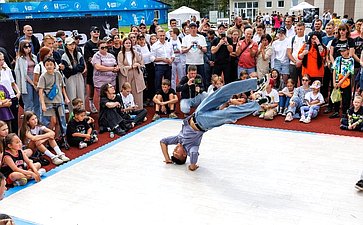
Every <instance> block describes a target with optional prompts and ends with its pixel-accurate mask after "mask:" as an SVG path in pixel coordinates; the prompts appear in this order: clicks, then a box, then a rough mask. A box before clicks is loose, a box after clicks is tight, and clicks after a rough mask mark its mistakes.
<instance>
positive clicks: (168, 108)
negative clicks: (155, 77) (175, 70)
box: [152, 79, 178, 121]
mask: <svg viewBox="0 0 363 225" xmlns="http://www.w3.org/2000/svg"><path fill="white" fill-rule="evenodd" d="M153 102H154V103H155V115H154V116H153V118H152V120H153V121H155V120H157V119H160V114H161V113H163V114H169V118H173V119H174V118H178V116H177V115H176V114H175V104H176V103H177V102H178V96H177V95H176V92H175V90H174V89H173V88H171V87H170V81H169V80H168V79H164V80H163V81H162V83H161V90H158V91H157V92H156V94H155V96H154V98H153Z"/></svg>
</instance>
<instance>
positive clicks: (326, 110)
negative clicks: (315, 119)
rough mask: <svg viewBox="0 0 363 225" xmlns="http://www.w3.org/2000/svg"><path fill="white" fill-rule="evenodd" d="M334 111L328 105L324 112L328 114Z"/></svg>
mask: <svg viewBox="0 0 363 225" xmlns="http://www.w3.org/2000/svg"><path fill="white" fill-rule="evenodd" d="M331 112H332V109H331V108H330V107H329V106H328V107H327V108H326V109H325V110H324V112H323V113H324V114H328V113H331Z"/></svg>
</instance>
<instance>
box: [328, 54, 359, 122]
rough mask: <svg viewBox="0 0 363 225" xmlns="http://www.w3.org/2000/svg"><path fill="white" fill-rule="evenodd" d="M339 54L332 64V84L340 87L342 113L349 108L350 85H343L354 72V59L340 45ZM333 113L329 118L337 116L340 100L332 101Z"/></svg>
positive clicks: (336, 87)
mask: <svg viewBox="0 0 363 225" xmlns="http://www.w3.org/2000/svg"><path fill="white" fill-rule="evenodd" d="M339 51H340V54H341V56H338V57H337V58H336V59H335V61H334V64H333V86H334V88H335V89H338V88H340V91H341V92H342V109H343V115H342V117H345V113H346V112H347V110H348V109H349V106H350V100H351V95H352V90H351V85H350V83H349V85H347V86H345V85H344V83H343V82H345V81H346V80H347V79H349V77H350V76H351V75H353V74H354V59H353V58H352V57H350V56H349V49H348V48H346V47H342V48H340V49H339ZM333 106H334V113H333V114H331V115H330V116H329V118H339V108H340V102H335V103H333Z"/></svg>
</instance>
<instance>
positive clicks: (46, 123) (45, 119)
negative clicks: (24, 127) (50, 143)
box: [40, 103, 67, 134]
mask: <svg viewBox="0 0 363 225" xmlns="http://www.w3.org/2000/svg"><path fill="white" fill-rule="evenodd" d="M62 110H63V116H60V118H61V122H62V129H63V131H62V133H64V134H65V133H66V131H67V119H66V112H65V107H64V103H62ZM50 119H51V116H43V113H42V115H41V117H40V121H41V122H42V124H43V125H44V126H46V127H49V124H50ZM57 124H58V119H57Z"/></svg>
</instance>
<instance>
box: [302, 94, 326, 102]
mask: <svg viewBox="0 0 363 225" xmlns="http://www.w3.org/2000/svg"><path fill="white" fill-rule="evenodd" d="M305 100H307V101H308V102H312V101H315V100H319V103H321V104H322V103H324V102H325V101H324V97H323V95H322V94H321V93H320V92H319V93H317V94H316V95H314V93H313V92H312V91H309V92H308V93H306V94H305Z"/></svg>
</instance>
